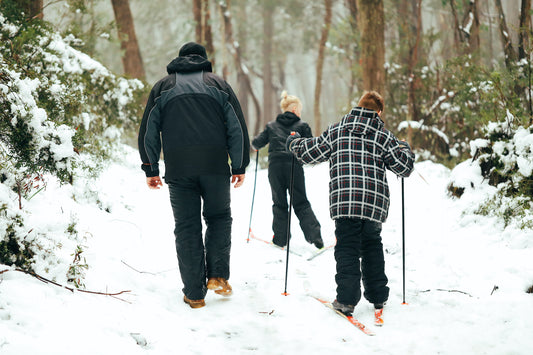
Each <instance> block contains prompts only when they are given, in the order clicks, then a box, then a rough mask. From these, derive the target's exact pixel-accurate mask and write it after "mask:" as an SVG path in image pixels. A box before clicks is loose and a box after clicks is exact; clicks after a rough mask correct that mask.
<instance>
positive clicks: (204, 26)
mask: <svg viewBox="0 0 533 355" xmlns="http://www.w3.org/2000/svg"><path fill="white" fill-rule="evenodd" d="M192 12H193V16H194V22H195V37H196V43H200V44H201V45H203V46H204V47H205V49H206V51H207V55H208V56H209V57H210V58H212V59H211V61H212V64H213V66H214V65H215V63H214V54H215V48H214V46H213V33H212V31H211V24H210V19H211V12H210V11H209V1H208V0H193V2H192Z"/></svg>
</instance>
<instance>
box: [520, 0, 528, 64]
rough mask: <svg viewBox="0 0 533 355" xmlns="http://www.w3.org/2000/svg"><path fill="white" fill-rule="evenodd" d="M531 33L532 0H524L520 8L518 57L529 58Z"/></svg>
mask: <svg viewBox="0 0 533 355" xmlns="http://www.w3.org/2000/svg"><path fill="white" fill-rule="evenodd" d="M530 33H531V0H522V6H521V9H520V32H519V35H518V37H519V39H518V59H524V58H529V49H530V43H529V40H530Z"/></svg>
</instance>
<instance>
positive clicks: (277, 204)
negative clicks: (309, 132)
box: [268, 159, 322, 246]
mask: <svg viewBox="0 0 533 355" xmlns="http://www.w3.org/2000/svg"><path fill="white" fill-rule="evenodd" d="M291 164H292V162H291V160H290V159H288V160H287V161H281V162H280V161H274V162H273V161H271V162H270V164H269V166H268V181H269V182H270V189H271V190H272V202H273V204H272V215H273V220H272V230H273V232H274V238H273V242H274V243H275V244H276V245H279V246H285V245H287V221H288V211H289V204H288V203H287V191H290V181H291ZM292 202H293V209H294V213H295V214H296V217H298V220H299V221H300V228H302V231H303V233H304V236H305V240H306V241H307V242H309V243H313V242H314V241H315V240H318V239H322V236H321V233H320V223H319V222H318V220H317V218H316V216H315V214H314V212H313V209H312V208H311V204H310V203H309V200H308V199H307V194H306V191H305V176H304V170H303V168H302V165H301V164H300V163H298V162H295V164H294V185H293V195H292Z"/></svg>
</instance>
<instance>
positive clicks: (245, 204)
mask: <svg viewBox="0 0 533 355" xmlns="http://www.w3.org/2000/svg"><path fill="white" fill-rule="evenodd" d="M128 162H129V163H128V165H127V166H120V165H112V166H110V167H109V169H108V170H107V171H106V173H105V174H104V175H103V176H102V178H101V179H100V183H99V184H98V185H97V186H95V188H97V189H98V190H99V191H100V193H101V195H102V196H103V197H104V198H106V199H107V200H109V201H113V202H114V204H113V207H114V208H113V209H112V211H111V212H112V213H106V212H104V211H100V210H98V209H95V208H93V207H90V206H85V207H80V208H82V210H81V211H80V212H79V225H80V229H81V230H85V231H87V232H89V233H90V237H88V239H87V252H86V258H87V262H88V264H89V265H90V269H89V270H88V272H87V277H86V281H85V284H86V287H87V289H89V290H98V291H108V292H113V291H122V290H131V293H127V294H124V295H121V296H120V298H121V299H122V300H123V301H121V300H118V299H115V298H111V297H104V296H96V295H89V294H81V293H79V292H76V293H70V292H69V291H66V290H64V289H61V288H57V287H55V286H50V285H45V284H43V283H40V282H38V281H37V280H36V279H34V278H32V277H30V276H27V275H24V274H21V273H17V272H11V271H10V272H6V273H4V274H2V275H0V354H6V355H11V354H13V355H14V354H209V353H217V354H295V353H299V354H300V353H306V354H329V353H336V354H353V353H357V352H359V353H363V354H374V353H375V354H436V353H439V354H528V353H529V352H530V350H531V349H532V348H533V340H532V339H531V336H530V335H531V334H532V333H533V325H532V322H531V321H530V320H531V318H532V317H533V296H532V295H529V294H526V293H525V289H526V288H527V287H528V286H530V285H531V284H533V266H532V263H531V260H532V258H533V246H532V243H533V242H532V240H533V236H532V232H530V231H513V230H507V231H505V232H502V231H501V226H499V225H498V224H497V223H496V222H495V221H494V220H492V219H488V218H484V217H479V216H462V215H461V208H462V207H464V206H465V204H467V203H472V202H471V201H453V200H450V199H448V198H447V197H446V184H447V179H448V177H449V171H448V170H447V169H446V168H444V167H442V166H440V165H436V164H432V163H420V164H417V166H416V169H417V170H416V172H415V173H414V174H413V176H412V177H411V178H409V179H406V180H405V196H406V198H405V203H406V210H405V212H406V275H407V279H406V280H407V282H406V291H407V292H406V301H407V302H408V305H402V304H401V303H402V253H401V230H402V225H401V195H400V193H401V192H400V186H401V185H400V181H399V180H397V179H396V178H395V177H394V176H392V175H389V185H390V188H391V197H392V198H391V209H390V213H389V220H388V221H387V222H386V223H385V224H384V228H383V233H382V236H383V242H384V247H385V249H386V255H385V260H386V272H387V275H388V277H389V286H390V288H391V295H390V298H389V301H388V303H387V306H386V308H385V312H384V318H385V322H386V324H385V326H384V327H382V328H375V327H373V325H372V306H371V305H370V304H369V303H368V302H366V301H365V300H364V299H363V300H361V302H360V303H359V305H357V307H356V312H355V315H356V317H357V318H358V319H359V320H360V321H362V322H363V323H365V324H366V325H368V326H370V327H371V328H372V329H373V330H374V331H375V332H376V333H377V334H376V336H375V337H368V336H366V335H364V334H362V333H361V332H360V331H359V330H357V329H355V328H354V327H353V326H352V325H350V324H348V323H347V322H346V321H345V320H343V319H342V318H341V317H338V316H337V315H335V314H334V313H333V312H331V311H329V310H328V309H326V308H325V307H323V306H322V305H321V304H319V303H318V302H317V301H316V300H314V299H313V298H311V297H309V296H307V295H306V290H305V285H306V284H310V285H311V288H312V291H313V292H314V293H317V294H318V295H320V296H322V297H323V298H326V299H333V298H334V297H335V282H334V275H335V262H334V258H333V250H330V251H327V252H325V253H324V254H322V255H321V256H319V257H317V258H315V259H313V260H311V261H307V260H305V259H306V258H305V257H298V256H295V255H293V254H290V257H289V274H288V279H287V281H288V287H287V291H288V293H289V294H290V295H289V296H283V295H282V294H281V293H282V292H283V291H284V282H285V263H286V253H285V252H284V251H281V250H278V249H276V248H274V247H271V246H268V245H267V244H265V243H262V242H258V241H254V240H251V241H250V242H247V241H246V237H247V231H248V222H249V217H250V215H249V213H250V203H251V194H252V189H253V167H250V168H249V169H248V173H247V178H246V179H247V180H246V183H245V185H244V186H243V187H242V188H240V189H233V190H232V211H233V218H234V223H233V242H232V243H233V245H232V260H231V267H232V269H231V272H232V274H231V278H230V282H231V284H232V286H233V289H234V295H233V296H232V297H230V298H222V297H220V296H218V295H215V294H214V293H212V292H209V293H208V295H207V298H206V304H207V306H206V307H204V308H201V309H194V310H193V309H191V308H189V307H188V306H187V305H186V304H185V303H183V301H182V292H181V287H182V286H181V281H180V278H179V273H178V269H177V260H176V256H175V249H174V240H173V232H172V231H173V217H172V214H171V210H170V204H169V201H168V190H167V189H166V186H165V187H164V188H163V189H162V190H160V191H150V190H148V189H147V188H146V186H145V182H144V178H143V176H142V173H141V172H140V171H138V164H137V156H136V153H135V152H131V153H130V154H129V156H128ZM305 171H306V181H307V190H308V195H309V198H310V200H311V203H312V206H313V209H314V210H315V213H316V215H317V217H318V219H319V221H320V223H321V224H322V231H323V238H324V241H325V244H326V245H328V244H331V243H333V242H334V224H333V222H332V221H331V220H330V219H329V212H328V191H327V185H328V179H329V178H328V171H327V165H325V164H323V165H319V166H316V167H306V170H305ZM421 176H423V178H422V177H421ZM424 179H425V181H424ZM50 190H52V189H50ZM47 193H51V194H53V193H54V191H49V192H47ZM38 198H39V199H46V198H47V196H46V195H45V194H43V195H42V196H38ZM41 202H42V200H41ZM49 203H50V202H49ZM53 203H56V204H61V203H62V202H61V201H55V202H53ZM271 218H272V214H271V197H270V188H269V185H268V178H267V171H266V170H259V172H258V183H257V195H256V199H255V207H254V216H253V223H252V229H253V230H254V233H256V234H258V235H260V236H261V237H262V238H265V239H269V238H271V233H272V232H271V228H270V224H271ZM292 220H293V225H292V233H293V237H292V239H291V248H294V249H295V250H298V251H299V252H301V253H302V254H304V255H310V253H311V252H313V251H314V250H315V248H314V247H313V246H311V245H309V244H307V243H306V242H305V241H304V238H303V235H302V233H301V230H300V228H299V226H298V220H297V219H296V217H294V216H293V218H292ZM495 285H496V286H498V289H497V290H495V291H494V292H493V294H492V295H491V292H492V291H493V288H494V286H495ZM132 333H133V335H132ZM137 342H139V343H140V344H138V343H137ZM144 342H146V345H144Z"/></svg>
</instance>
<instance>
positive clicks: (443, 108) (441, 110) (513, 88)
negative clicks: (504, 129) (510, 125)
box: [386, 56, 531, 167]
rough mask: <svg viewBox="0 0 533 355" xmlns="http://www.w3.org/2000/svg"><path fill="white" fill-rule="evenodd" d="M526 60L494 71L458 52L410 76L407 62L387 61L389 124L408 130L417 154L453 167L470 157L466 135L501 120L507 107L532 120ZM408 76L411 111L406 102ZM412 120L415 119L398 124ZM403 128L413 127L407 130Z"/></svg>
mask: <svg viewBox="0 0 533 355" xmlns="http://www.w3.org/2000/svg"><path fill="white" fill-rule="evenodd" d="M529 65H530V64H529V63H527V62H520V63H516V65H515V66H514V67H513V68H511V69H510V70H508V69H507V68H497V69H494V70H492V69H489V68H488V67H486V66H484V65H483V64H480V63H478V62H477V61H476V60H475V59H474V58H472V57H470V56H461V57H455V58H452V59H449V60H447V61H446V62H445V63H443V64H442V65H438V66H434V67H429V66H421V67H417V68H415V70H414V72H413V76H412V77H411V78H410V77H409V76H408V74H409V73H408V72H407V70H406V69H407V68H406V66H405V65H404V66H402V65H399V64H394V63H391V64H389V66H388V68H387V78H386V79H387V87H388V88H390V89H389V90H388V92H387V98H386V105H387V112H386V120H387V124H388V126H389V127H391V130H392V131H393V132H395V133H397V134H398V135H399V136H400V137H402V138H407V137H408V136H409V134H411V136H410V138H411V143H412V145H413V147H414V148H415V149H416V150H418V153H419V154H418V155H419V156H423V157H424V158H430V159H432V160H434V161H436V162H439V163H443V164H445V165H447V166H449V167H453V166H455V165H456V163H458V162H460V161H463V160H464V159H467V158H468V156H469V150H470V147H469V142H470V140H471V139H474V138H476V137H479V136H482V135H483V132H481V131H480V127H483V126H484V125H486V124H487V123H489V122H494V121H501V120H503V119H504V118H505V116H506V115H507V112H511V113H512V114H513V115H514V116H515V117H517V122H515V123H516V124H518V125H522V126H525V127H528V126H529V125H530V124H531V122H530V117H531V115H530V112H528V100H529V98H528V97H527V96H526V93H527V90H528V85H529V84H528V75H529ZM411 80H414V86H413V87H414V97H415V100H416V101H415V102H416V107H415V109H414V111H413V110H409V108H408V106H407V103H408V102H409V99H408V93H409V89H410V88H409V85H410V82H411ZM411 120H414V123H415V124H413V122H411V123H410V124H409V126H407V125H405V124H402V122H404V123H405V121H411ZM395 127H398V131H395ZM407 127H410V128H411V129H412V131H411V132H407ZM435 134H436V135H435ZM497 134H500V133H497ZM503 137H504V136H502V138H503ZM424 151H426V152H428V154H424V153H423V152H424Z"/></svg>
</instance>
